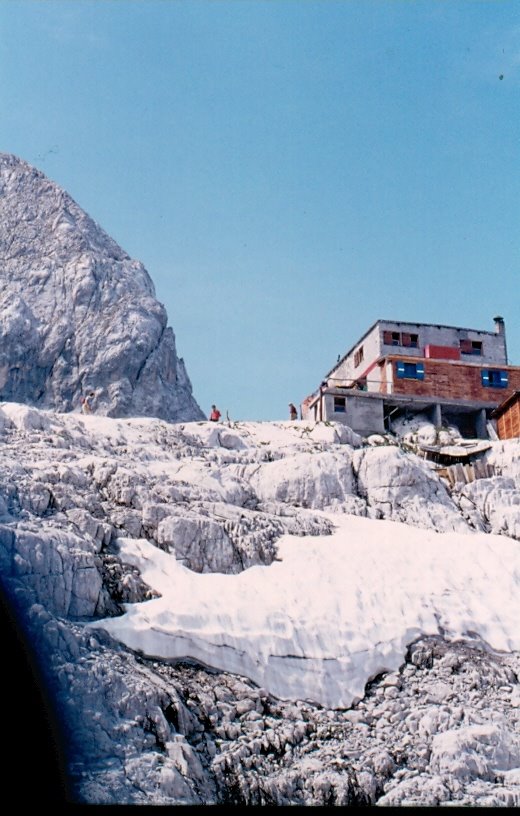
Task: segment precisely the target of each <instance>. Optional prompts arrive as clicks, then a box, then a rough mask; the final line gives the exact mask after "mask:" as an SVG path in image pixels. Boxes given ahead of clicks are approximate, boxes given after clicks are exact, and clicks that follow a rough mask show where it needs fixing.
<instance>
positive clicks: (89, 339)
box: [0, 153, 204, 421]
mask: <svg viewBox="0 0 520 816" xmlns="http://www.w3.org/2000/svg"><path fill="white" fill-rule="evenodd" d="M0 310H1V315H2V317H1V320H0V399H2V400H7V401H18V402H24V403H28V404H32V405H36V406H39V407H42V408H51V409H53V410H57V411H70V410H73V409H75V408H77V407H78V406H79V403H80V399H81V397H82V396H86V395H87V394H90V393H91V392H93V393H94V394H95V398H94V405H95V408H96V411H97V413H101V414H106V415H108V416H114V417H120V416H157V417H161V418H163V419H167V420H170V421H176V420H195V419H202V418H203V417H204V414H203V413H202V411H201V409H200V408H199V406H198V405H197V403H196V401H195V399H194V397H193V395H192V388H191V383H190V380H189V377H188V374H187V371H186V368H185V365H184V362H183V360H182V359H179V358H178V357H177V352H176V347H175V335H174V333H173V330H172V328H171V327H169V326H168V325H167V315H166V311H165V309H164V306H163V305H162V304H161V303H159V302H158V301H157V300H156V298H155V291H154V286H153V283H152V281H151V278H150V276H149V275H148V272H147V271H146V269H145V268H144V266H143V265H142V263H140V262H139V261H135V260H132V259H131V258H130V257H129V256H128V255H127V254H126V252H124V250H122V249H121V247H119V246H118V245H117V244H116V242H115V241H113V240H112V238H110V237H109V236H108V235H107V234H106V233H105V232H104V231H103V230H102V229H101V227H100V226H99V225H98V224H96V223H95V222H94V221H93V220H92V219H91V218H90V217H89V216H88V215H87V214H86V213H85V212H83V210H82V209H81V208H80V207H79V206H78V205H77V204H76V202H75V201H73V200H72V198H71V197H70V196H69V195H68V194H67V193H66V192H65V191H64V190H62V189H61V188H60V187H58V185H56V184H55V183H54V182H52V181H51V180H50V179H48V178H46V177H45V176H44V175H43V174H42V173H41V172H40V171H39V170H37V169H35V168H34V167H31V166H30V165H28V164H27V163H26V162H24V161H22V160H21V159H18V158H17V157H16V156H12V155H8V154H5V153H0Z"/></svg>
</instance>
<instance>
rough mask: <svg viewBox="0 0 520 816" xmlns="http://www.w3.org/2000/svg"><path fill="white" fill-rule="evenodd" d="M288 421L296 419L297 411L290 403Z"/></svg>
mask: <svg viewBox="0 0 520 816" xmlns="http://www.w3.org/2000/svg"><path fill="white" fill-rule="evenodd" d="M289 419H298V411H297V410H296V406H295V405H293V404H292V402H290V403H289Z"/></svg>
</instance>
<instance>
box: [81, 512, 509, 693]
mask: <svg viewBox="0 0 520 816" xmlns="http://www.w3.org/2000/svg"><path fill="white" fill-rule="evenodd" d="M327 517H328V518H329V519H331V520H332V521H333V523H334V524H335V525H336V532H335V534H334V535H332V536H320V537H313V538H304V539H302V538H301V537H296V536H288V535H287V536H284V537H283V538H282V539H281V540H280V542H279V555H280V559H281V560H280V561H277V562H274V563H273V564H271V565H270V566H268V567H263V566H255V567H252V568H250V569H248V570H246V571H244V572H242V573H241V574H239V575H222V574H204V575H200V574H195V573H193V572H190V571H189V570H187V569H186V568H184V567H182V566H181V565H180V564H178V563H177V562H176V561H175V559H174V558H173V557H172V556H170V555H168V554H167V553H165V552H163V551H161V550H158V549H157V548H155V547H154V546H153V545H151V544H149V543H148V542H146V541H145V540H142V539H139V540H135V539H124V540H122V541H121V554H122V558H123V560H124V561H126V562H128V563H130V564H132V565H135V566H136V567H138V568H139V570H140V571H141V574H142V576H143V578H144V580H145V581H146V582H147V583H148V584H149V585H150V586H152V587H153V588H154V589H155V590H157V591H158V592H159V593H160V594H161V597H160V598H158V599H154V600H151V601H147V602H145V603H141V604H136V605H128V606H127V607H126V612H125V614H124V615H122V616H121V617H118V618H111V619H106V620H102V621H100V622H97V623H96V624H93V625H94V626H96V627H101V628H103V629H105V630H107V631H108V632H109V633H110V634H111V635H113V636H114V637H115V638H118V639H119V640H121V641H122V642H123V643H125V644H126V645H128V646H129V647H131V648H133V649H136V650H139V651H142V652H143V653H144V654H146V655H149V656H155V657H162V658H193V659H195V660H198V661H200V662H202V663H204V664H207V665H209V666H212V667H214V668H216V669H220V670H224V671H230V672H233V673H236V674H242V675H245V676H247V677H249V678H250V679H252V680H253V681H255V682H256V683H258V685H260V686H263V687H265V688H267V689H268V690H269V691H270V692H271V693H272V694H273V695H275V696H278V697H281V698H288V699H308V700H312V701H314V702H317V703H320V704H322V705H324V706H327V707H331V708H334V707H338V708H343V707H349V706H350V705H351V704H352V703H353V701H355V700H356V699H359V698H361V697H362V696H363V695H364V688H365V684H366V683H367V681H368V680H369V679H370V678H371V677H374V676H375V675H377V674H379V673H380V672H382V671H392V670H395V669H397V668H398V667H399V666H400V665H401V664H402V663H403V661H404V657H405V653H406V649H407V646H408V645H409V644H410V643H411V642H412V641H413V640H415V639H416V638H418V637H419V636H420V635H431V634H436V633H439V632H441V633H442V634H444V636H445V637H447V638H450V639H458V638H469V639H471V638H474V637H475V636H479V637H481V638H482V639H483V640H484V641H485V642H487V643H488V644H489V646H490V647H491V648H493V649H499V650H506V651H513V650H518V649H520V630H519V628H518V619H519V613H520V594H519V590H520V547H519V546H518V543H517V542H515V541H513V540H511V539H508V538H507V537H505V536H494V535H489V534H480V533H475V534H473V535H467V534H466V535H460V534H457V533H435V532H433V531H430V530H421V529H415V528H412V527H409V526H407V525H405V524H400V523H395V522H390V521H374V520H371V519H366V518H360V517H355V516H340V517H338V516H336V515H332V514H330V515H328V516H327Z"/></svg>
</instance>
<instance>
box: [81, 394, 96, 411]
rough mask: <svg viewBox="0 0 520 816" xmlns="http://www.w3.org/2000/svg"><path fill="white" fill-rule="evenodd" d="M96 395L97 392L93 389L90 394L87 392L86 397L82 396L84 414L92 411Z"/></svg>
mask: <svg viewBox="0 0 520 816" xmlns="http://www.w3.org/2000/svg"><path fill="white" fill-rule="evenodd" d="M94 397H95V394H94V392H93V391H91V392H90V394H87V396H86V397H81V411H82V413H83V414H91V413H92V400H93V399H94Z"/></svg>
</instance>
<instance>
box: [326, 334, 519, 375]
mask: <svg viewBox="0 0 520 816" xmlns="http://www.w3.org/2000/svg"><path fill="white" fill-rule="evenodd" d="M385 331H391V332H399V333H400V334H402V333H406V334H417V335H418V347H417V348H412V347H410V346H394V345H390V344H385V343H384V342H383V339H384V332H385ZM461 340H470V341H472V340H474V341H478V342H481V343H482V355H473V354H461V361H462V362H468V363H478V364H480V365H492V366H497V365H501V366H502V365H505V364H506V358H507V352H506V340H505V334H500V333H498V332H487V331H478V330H476V329H462V328H461V329H459V328H456V327H450V326H433V325H426V324H424V323H393V322H389V321H381V322H379V323H376V325H375V326H374V327H373V329H372V330H371V331H369V332H368V333H367V334H366V335H365V337H363V338H362V340H361V341H360V342H359V343H357V344H356V345H355V346H354V347H353V348H352V350H351V352H349V355H348V357H346V358H345V360H343V361H342V362H341V363H339V365H338V366H337V367H336V368H334V370H333V371H332V372H331V375H330V377H329V380H328V382H329V385H331V386H334V385H339V384H341V382H343V383H344V384H345V385H346V384H351V382H352V381H353V380H355V379H356V378H358V377H361V376H363V375H365V373H366V376H367V379H368V384H367V385H368V390H369V391H378V390H380V389H379V385H378V378H379V376H380V372H379V370H378V369H377V368H374V369H372V370H369V371H368V372H367V369H370V367H371V365H372V364H373V363H374V362H375V361H376V360H378V359H379V358H381V357H385V356H387V355H389V354H396V353H397V354H405V355H406V356H407V357H413V358H415V357H418V358H422V357H424V349H425V347H426V346H428V345H430V346H447V347H448V348H452V349H457V350H458V349H459V348H460V341H461ZM361 346H362V347H363V359H362V361H361V362H360V363H359V364H358V365H357V366H356V365H355V364H354V361H355V357H356V352H357V351H358V350H359V349H360V347H361Z"/></svg>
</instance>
